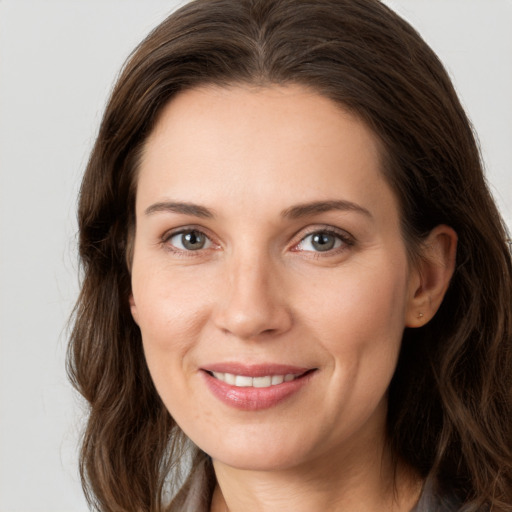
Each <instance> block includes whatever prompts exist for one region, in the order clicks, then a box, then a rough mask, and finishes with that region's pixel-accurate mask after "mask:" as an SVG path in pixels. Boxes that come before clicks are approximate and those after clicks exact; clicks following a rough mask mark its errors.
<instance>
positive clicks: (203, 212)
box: [144, 200, 372, 219]
mask: <svg viewBox="0 0 512 512" xmlns="http://www.w3.org/2000/svg"><path fill="white" fill-rule="evenodd" d="M332 210H338V211H354V212H357V213H361V214H363V215H365V216H367V217H370V218H372V214H371V213H370V212H369V211H368V210H367V209H366V208H363V207H362V206H360V205H358V204H356V203H352V202H351V201H344V200H331V201H313V202H311V203H303V204H298V205H295V206H291V207H290V208H286V209H285V210H283V211H282V212H281V216H282V217H284V218H289V219H300V218H302V217H310V216H313V215H317V214H319V213H325V212H329V211H332ZM159 212H170V213H179V214H183V215H192V216H194V217H200V218H202V219H212V218H214V217H215V215H214V213H213V211H212V210H210V209H208V208H206V207H204V206H201V205H198V204H194V203H182V202H176V201H162V202H159V203H155V204H152V205H151V206H149V207H148V208H146V210H145V212H144V213H145V214H146V215H152V214H154V213H159Z"/></svg>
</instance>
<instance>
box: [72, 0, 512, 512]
mask: <svg viewBox="0 0 512 512" xmlns="http://www.w3.org/2000/svg"><path fill="white" fill-rule="evenodd" d="M236 83H245V84H253V85H268V86H271V85H273V84H279V85H282V84H290V83H293V84H302V85H304V86H306V87H309V88H311V89H313V90H315V91H317V92H318V93H319V94H322V95H324V96H326V97H328V98H330V99H332V100H333V101H335V102H337V103H339V104H341V105H343V106H344V108H348V109H349V110H350V111H352V112H353V113H355V114H356V115H358V116H359V118H360V119H361V120H363V121H364V122H365V123H366V124H367V125H368V126H369V127H370V128H371V129H372V130H373V132H374V133H375V134H376V136H377V137H378V138H379V139H380V141H381V143H382V147H383V155H382V157H383V161H384V165H383V172H384V174H385V176H386V177H387V179H388V181H389V183H390V185H391V186H392V187H393V189H394V191H395V192H396V195H397V197H398V200H399V202H400V207H401V218H402V224H403V233H404V238H405V240H406V244H407V247H408V249H409V251H410V254H411V257H412V258H414V257H418V253H419V250H418V248H419V246H420V243H421V241H422V239H423V238H424V237H425V235H426V234H427V233H428V232H429V231H430V230H431V229H432V228H433V227H434V226H436V225H438V224H447V225H450V226H452V227H453V228H454V229H455V230H456V232H457V234H458V240H459V242H458V255H457V266H456V271H455V274H454V276H453V279H452V282H451V286H450V289H449V291H448V293H447V295H446V297H445V300H444V302H443V304H442V306H441V308H440V310H439V312H438V313H437V315H436V316H435V317H434V319H433V320H432V321H431V322H430V323H428V324H427V325H426V326H424V327H422V328H420V329H406V331H405V333H404V339H403V344H402V351H401V355H400V359H399V363H398V367H397V369H396V373H395V376H394V378H393V381H392V383H391V387H390V390H389V414H388V434H389V439H390V443H391V446H392V448H393V451H394V453H395V456H396V457H397V459H398V458H400V459H403V460H405V461H406V462H407V463H409V464H410V465H412V466H413V467H414V468H416V470H417V471H419V472H420V473H421V475H423V476H424V477H425V478H430V479H431V480H435V481H436V482H440V483H441V484H442V485H446V486H448V487H450V488H451V489H452V490H454V491H455V492H457V493H458V495H459V496H460V498H461V499H462V500H463V502H464V503H465V507H464V510H465V511H472V510H477V509H481V508H486V507H489V508H492V510H494V511H509V512H510V511H511V510H512V397H511V391H512V263H511V254H510V248H509V247H508V246H507V242H506V239H507V234H506V229H505V227H504V224H503V223H502V221H501V219H500V216H499V213H498V211H497V209H496V207H495V204H494V202H493V200H492V198H491V196H490V194H489V191H488V188H487V186H486V183H485V179H484V176H483V172H482V166H481V162H480V155H479V151H478V147H477V144H476V142H475V137H474V134H473V131H472V128H471V125H470V122H469V121H468V119H467V117H466V115H465V113H464V110H463V108H462V107H461V105H460V102H459V100H458V98H457V96H456V93H455V91H454V89H453V86H452V84H451V82H450V79H449V77H448V75H447V73H446V72H445V70H444V68H443V66H442V65H441V63H440V62H439V60H438V58H437V57H436V55H435V54H434V53H433V52H432V50H431V49H430V48H429V47H428V46H427V45H426V43H425V42H424V41H423V40H422V39H421V37H420V36H419V35H418V34H417V33H416V31H415V30H414V29H413V28H412V27H411V26H410V25H408V24H407V23H406V22H405V21H403V20H402V19H401V18H400V17H398V16H397V15H396V14H395V13H393V12H392V11H391V10H390V9H389V8H387V7H386V6H384V5H383V4H381V3H380V2H379V1H378V0H300V1H299V0H195V1H193V2H191V3H189V4H187V5H185V6H184V7H183V8H181V9H180V10H178V11H177V12H175V13H174V14H172V15H171V16H170V17H169V18H168V19H166V20H165V21H164V22H163V23H162V24H161V25H159V26H158V27H157V28H156V29H155V30H154V31H153V32H151V33H150V34H149V36H148V37H147V38H146V39H145V40H144V41H143V42H142V43H141V44H140V45H139V47H138V48H137V49H136V50H135V52H134V53H133V54H132V55H131V57H130V59H129V60H128V62H127V63H126V65H125V67H124V69H123V71H122V73H121V75H120V77H119V79H118V81H117V84H116V86H115V88H114V90H113V93H112V95H111V98H110V101H109V103H108V105H107V108H106V111H105V114H104V117H103V121H102V124H101V127H100V130H99V134H98V137H97V140H96V143H95V146H94V149H93V151H92V154H91V156H90V160H89V163H88V166H87V170H86V172H85V176H84V179H83V183H82V188H81V191H80V204H79V210H78V220H79V231H80V257H81V261H82V267H83V281H82V289H81V293H80V296H79V299H78V302H77V305H76V309H75V316H74V322H75V323H74V329H73V332H72V336H71V342H70V347H69V359H68V366H69V374H70V377H71V379H72V382H73V384H74V385H75V386H76V388H77V389H78V390H79V391H80V393H81V394H82V395H83V396H84V397H85V399H86V400H87V402H88V404H89V420H88V423H87V428H86V430H85V433H84V438H83V445H82V451H81V474H82V481H83V485H84V489H85V491H86V494H87V497H88V499H89V501H90V503H91V504H92V505H93V506H95V507H96V508H97V509H98V510H102V511H107V510H108V511H114V510H116V511H118V510H119V511H120V510H140V511H161V510H165V505H164V502H165V482H166V478H168V476H169V475H173V478H175V479H177V478H178V476H177V475H176V473H175V471H174V470H175V468H177V467H178V463H179V461H180V459H181V456H182V454H183V453H184V452H185V451H186V450H185V448H184V447H185V437H184V435H183V434H182V433H181V430H180V429H179V427H178V426H177V425H176V424H175V422H174V420H173V419H172V417H170V415H169V414H168V412H167V411H166V409H165V407H164V405H163V404H162V402H161V400H160V398H159V396H158V394H157V392H156V391H155V388H154V386H153V384H152V381H151V378H150V375H149V372H148V369H147V366H146V363H145V360H144V354H143V350H142V342H141V336H140V332H139V329H138V327H137V326H136V325H135V323H134V322H133V320H132V318H131V315H130V310H129V305H128V297H129V294H130V272H129V259H130V247H129V244H130V240H131V237H132V236H133V230H134V223H135V219H134V215H135V214H134V202H135V192H136V172H137V167H138V161H139V158H140V154H141V150H142V148H143V145H144V143H145V141H146V139H147V137H148V135H149V133H150V132H151V130H152V128H153V126H154V124H155V122H156V119H157V117H158V115H159V113H160V112H161V110H162V108H163V107H164V105H166V104H167V102H169V101H170V100H171V99H172V98H173V96H174V95H176V94H177V93H178V92H179V91H182V90H184V89H188V88H192V87H195V86H199V85H204V84H217V85H221V86H222V85H229V84H236ZM194 464H195V462H193V463H192V466H194ZM186 476H187V475H186V474H185V475H184V478H186ZM212 479H213V476H212V475H211V474H210V484H212ZM176 481H177V482H178V484H177V486H178V487H179V486H180V485H181V484H180V483H179V482H181V480H175V482H176ZM185 488H186V487H185Z"/></svg>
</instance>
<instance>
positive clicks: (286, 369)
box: [201, 363, 317, 411]
mask: <svg viewBox="0 0 512 512" xmlns="http://www.w3.org/2000/svg"><path fill="white" fill-rule="evenodd" d="M201 373H202V375H203V377H204V379H205V383H206V385H207V388H208V389H209V390H210V392H211V393H212V394H213V395H214V396H215V397H217V399H219V400H220V401H221V402H223V403H224V404H225V405H228V406H229V407H230V408H235V409H239V410H241V411H258V410H263V409H269V408H271V407H274V406H277V405H278V404H280V403H281V402H283V401H285V400H289V399H291V398H292V397H293V396H295V395H298V394H299V392H300V390H301V389H302V388H304V386H307V385H308V383H309V382H310V381H311V378H312V377H313V375H315V374H316V373H317V369H316V368H298V367H293V366H287V365H273V364H271V365H250V366H245V365H240V364H236V363H228V364H216V365H212V366H209V367H207V368H202V372H201Z"/></svg>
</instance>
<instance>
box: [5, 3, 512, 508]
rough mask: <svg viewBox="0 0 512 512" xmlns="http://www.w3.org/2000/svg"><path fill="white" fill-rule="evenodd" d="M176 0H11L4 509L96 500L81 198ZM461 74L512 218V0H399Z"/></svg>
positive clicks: (460, 84) (458, 80)
mask: <svg viewBox="0 0 512 512" xmlns="http://www.w3.org/2000/svg"><path fill="white" fill-rule="evenodd" d="M182 3H184V1H180V2H177V1H172V0H167V1H164V0H103V1H102V0H67V1H66V0H60V1H59V0H0V512H59V511H62V512H75V511H76V512H78V511H85V510H86V506H85V501H84V499H83V497H82V495H81V489H80V484H79V480H78V476H77V470H76V464H77V456H76V447H77V442H78V433H79V429H80V425H81V420H82V414H83V413H82V409H81V407H80V402H79V401H78V399H77V398H76V397H75V396H74V395H73V393H72V391H71V388H70V386H69V384H68V383H67V380H66V376H65V371H64V353H65V346H66V339H67V332H66V320H67V318H68V316H69V314H70V311H71V308H72V306H73V302H74V300H75V297H76V293H77V289H78V279H77V258H76V252H75V244H76V234H75V233H76V224H75V203H76V195H77V191H78V187H79V180H80V175H81V173H82V172H83V169H84V167H85V163H86V160H87V155H88V152H89V150H90V148H91V145H92V142H93V140H94V136H95V134H96V131H97V127H98V123H99V120H100V117H101V112H102V109H103V106H104V104H105V101H106V97H107V94H108V92H109V90H110V87H111V85H112V83H113V81H114V78H115V76H116V74H117V71H118V69H119V67H120V66H121V64H122V62H123V61H124V59H125V58H126V57H127V55H128V54H129V52H130V51H131V50H132V48H133V47H134V46H135V44H136V43H137V42H138V41H139V40H140V39H141V38H142V37H143V36H144V35H145V34H146V33H147V32H148V31H149V30H150V29H151V28H152V27H153V26H154V25H156V24H157V23H158V22H159V21H160V20H162V19H163V17H164V16H165V15H166V14H167V13H168V12H170V11H171V10H172V9H173V8H174V7H175V6H176V5H178V4H182ZM387 3H389V4H390V5H391V6H393V7H395V8H396V9H397V10H398V11H399V12H400V13H401V14H402V15H404V16H405V17H406V18H407V19H409V21H411V22H412V23H413V25H414V26H415V27H416V28H417V29H418V30H419V31H420V32H421V33H422V34H423V36H424V37H425V38H426V39H427V41H428V42H429V43H430V44H431V45H432V46H433V48H434V49H435V50H436V51H437V52H438V54H439V55H440V57H441V59H442V60H443V61H444V62H445V63H446V65H447V67H448V69H449V71H450V73H451V74H452V76H453V78H454V80H455V84H456V87H457V89H458V91H459V93H460V95H461V97H462V100H463V103H464V105H465V106H466V108H467V110H468V112H469V115H470V117H471V119H472V120H473V122H474V125H475V127H476V129H477V131H478V133H479V135H480V139H481V145H482V151H483V154H484V157H485V160H486V162H487V168H488V177H489V180H490V182H491V184H492V188H493V191H494V193H495V195H496V198H497V201H498V203H499V205H500V208H501V209H502V212H503V214H504V217H505V218H506V219H507V221H508V224H509V226H512V31H511V30H510V27H511V26H512V0H389V1H388V2H387Z"/></svg>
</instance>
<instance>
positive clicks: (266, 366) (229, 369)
mask: <svg viewBox="0 0 512 512" xmlns="http://www.w3.org/2000/svg"><path fill="white" fill-rule="evenodd" d="M201 370H204V371H207V372H216V373H231V374H233V375H244V376H246V377H265V376H268V375H270V376H273V375H288V374H293V375H302V374H304V373H306V372H308V371H310V370H314V368H305V367H300V366H292V365H287V364H274V363H262V364H243V363H235V362H225V363H213V364H208V365H205V366H203V367H201Z"/></svg>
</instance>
